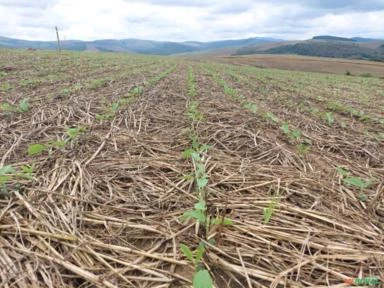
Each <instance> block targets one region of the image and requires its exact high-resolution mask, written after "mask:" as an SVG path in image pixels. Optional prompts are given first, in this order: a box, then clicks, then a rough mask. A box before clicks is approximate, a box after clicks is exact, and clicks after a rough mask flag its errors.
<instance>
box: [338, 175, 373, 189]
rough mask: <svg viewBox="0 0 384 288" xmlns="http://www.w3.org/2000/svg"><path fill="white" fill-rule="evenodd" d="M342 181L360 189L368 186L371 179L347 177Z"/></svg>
mask: <svg viewBox="0 0 384 288" xmlns="http://www.w3.org/2000/svg"><path fill="white" fill-rule="evenodd" d="M343 181H344V183H345V184H347V185H350V186H355V187H358V188H360V189H365V188H368V187H369V185H371V182H372V181H367V180H364V179H361V178H359V177H347V178H345V179H344V180H343Z"/></svg>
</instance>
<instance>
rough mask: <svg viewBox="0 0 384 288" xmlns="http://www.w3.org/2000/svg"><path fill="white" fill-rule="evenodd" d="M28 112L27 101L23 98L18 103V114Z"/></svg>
mask: <svg viewBox="0 0 384 288" xmlns="http://www.w3.org/2000/svg"><path fill="white" fill-rule="evenodd" d="M28 110H29V102H28V99H27V98H23V99H22V100H21V101H20V102H19V111H20V112H23V113H24V112H28Z"/></svg>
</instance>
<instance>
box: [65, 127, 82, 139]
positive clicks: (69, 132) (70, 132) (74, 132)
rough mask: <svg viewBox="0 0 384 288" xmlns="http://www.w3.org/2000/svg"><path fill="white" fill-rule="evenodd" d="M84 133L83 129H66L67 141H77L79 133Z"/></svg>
mask: <svg viewBox="0 0 384 288" xmlns="http://www.w3.org/2000/svg"><path fill="white" fill-rule="evenodd" d="M84 131H85V128H84V127H73V128H68V129H67V135H68V137H69V140H71V141H72V140H75V139H77V138H78V137H79V136H80V135H81V133H83V132H84Z"/></svg>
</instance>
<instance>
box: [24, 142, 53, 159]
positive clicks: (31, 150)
mask: <svg viewBox="0 0 384 288" xmlns="http://www.w3.org/2000/svg"><path fill="white" fill-rule="evenodd" d="M48 149H49V146H47V145H44V144H40V143H37V144H30V145H29V146H28V156H37V155H40V154H42V153H43V152H44V151H46V150H48Z"/></svg>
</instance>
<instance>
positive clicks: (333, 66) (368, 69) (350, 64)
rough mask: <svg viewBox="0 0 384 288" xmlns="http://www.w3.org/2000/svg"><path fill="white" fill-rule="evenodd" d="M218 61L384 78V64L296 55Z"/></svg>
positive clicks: (248, 57) (223, 58)
mask: <svg viewBox="0 0 384 288" xmlns="http://www.w3.org/2000/svg"><path fill="white" fill-rule="evenodd" d="M214 59H215V60H216V61H220V62H224V63H230V64H235V65H249V66H256V67H264V68H276V69H286V70H297V71H308V72H322V73H336V74H345V73H347V71H349V72H350V73H352V74H353V75H365V76H367V75H368V74H370V75H372V76H377V77H384V63H383V62H373V61H364V60H347V59H335V58H325V57H308V56H296V55H262V54H259V55H249V56H248V55H247V56H223V57H215V58H214Z"/></svg>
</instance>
